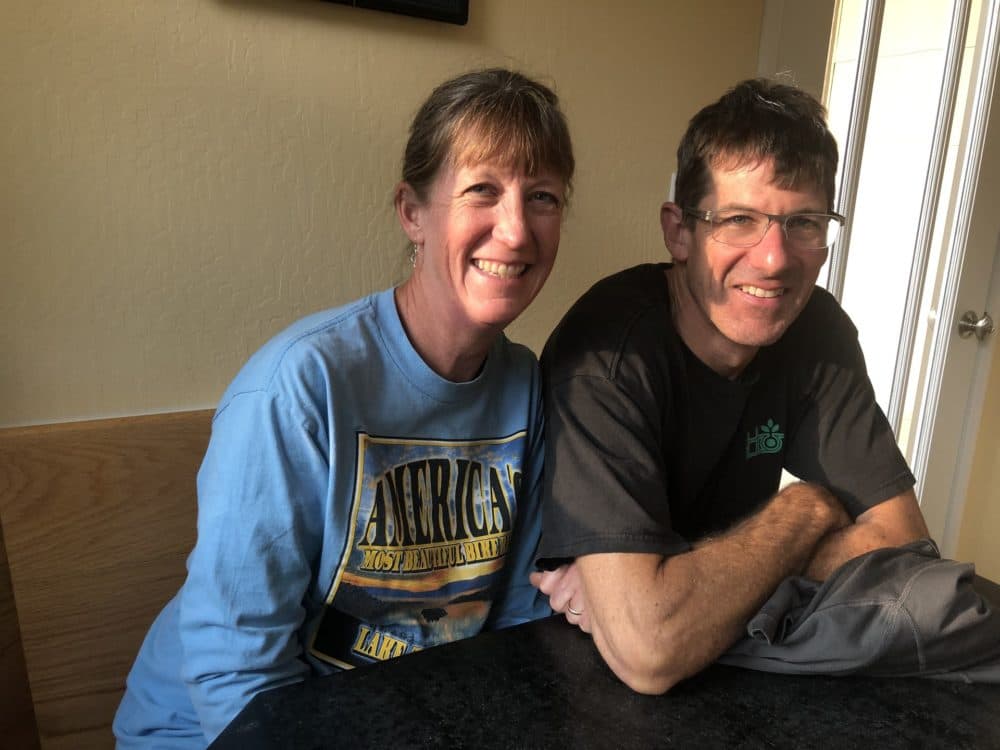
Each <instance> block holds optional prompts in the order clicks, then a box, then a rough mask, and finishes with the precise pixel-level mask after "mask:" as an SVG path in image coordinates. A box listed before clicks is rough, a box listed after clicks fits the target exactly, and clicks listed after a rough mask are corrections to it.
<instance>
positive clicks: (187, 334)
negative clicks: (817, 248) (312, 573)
mask: <svg viewBox="0 0 1000 750" xmlns="http://www.w3.org/2000/svg"><path fill="white" fill-rule="evenodd" d="M471 5H472V8H471V11H470V22H469V24H468V26H465V27H459V26H453V25H447V24H440V23H434V22H430V21H424V20H420V19H411V18H405V17H400V16H393V15H390V14H385V13H377V12H373V11H364V10H356V9H353V8H348V7H343V6H340V5H334V4H330V3H324V2H320V1H319V0H170V1H167V0H163V1H161V2H145V3H136V2H133V0H91V2H88V3H67V2H62V0H41V1H40V2H36V3H21V4H14V5H12V6H11V7H9V8H6V9H5V11H4V22H3V24H2V25H0V91H2V92H3V95H2V97H0V122H2V123H3V126H2V127H0V163H2V164H3V169H2V176H0V238H2V245H0V247H2V253H3V257H2V268H3V272H2V273H0V351H2V352H3V355H2V356H0V426H9V425H18V424H28V423H38V422H50V421H59V420H69V419H81V418H90V417H98V416H113V415H121V414H137V413H145V412H157V411H170V410H177V409H186V408H197V407H205V406H211V405H213V404H214V403H215V401H216V400H217V399H218V397H219V396H220V394H221V392H222V390H223V388H224V387H225V385H226V383H227V382H228V381H229V380H230V379H231V378H232V376H233V375H234V374H235V372H236V370H237V369H238V368H239V366H240V365H241V364H242V362H243V361H244V360H245V359H246V358H247V356H248V355H249V354H250V353H251V352H252V351H253V350H254V349H256V348H257V347H258V346H259V345H260V344H261V343H263V341H265V340H266V339H267V338H268V337H269V336H271V335H272V334H274V333H275V332H276V331H278V330H279V329H280V328H282V327H283V326H285V325H286V324H288V323H290V322H291V321H293V320H295V319H296V318H298V317H300V316H302V315H304V314H306V313H308V312H311V311H313V310H317V309H321V308H324V307H328V306H332V305H336V304H340V303H343V302H346V301H348V300H350V299H352V298H354V297H357V296H359V295H361V294H364V293H367V292H370V291H372V290H375V289H378V288H383V287H386V286H389V285H391V284H393V283H396V282H398V281H400V280H401V279H402V278H403V275H404V273H405V270H406V269H405V263H404V260H403V253H404V241H403V235H402V233H401V232H400V231H399V230H398V228H397V226H396V221H395V218H394V216H393V214H392V212H391V209H390V203H389V200H390V195H391V189H392V186H393V184H394V182H395V180H396V176H397V174H398V170H399V158H400V153H401V150H402V146H403V143H404V138H405V130H406V125H407V124H408V122H409V119H410V117H411V116H412V114H413V113H414V111H415V110H416V107H417V106H418V105H419V102H420V101H421V99H422V98H423V97H424V96H425V95H426V94H427V93H428V92H429V90H430V88H431V87H432V86H433V85H435V84H436V83H438V82H440V81H441V80H443V79H444V78H445V77H447V76H449V75H452V74H455V73H457V72H460V71H462V70H465V69H467V68H470V67H476V66H482V65H491V64H507V65H511V66H515V67H518V68H520V69H522V70H525V71H526V72H528V73H531V74H534V75H537V76H539V77H541V78H543V79H545V80H547V81H549V82H551V83H553V84H554V85H555V87H556V89H557V91H558V92H559V94H560V96H561V97H562V99H563V102H564V106H565V109H566V112H567V113H568V115H569V118H570V125H571V128H572V133H573V136H574V140H575V144H576V149H577V154H578V162H579V171H578V178H577V191H576V196H575V200H574V204H573V206H572V208H571V210H570V213H569V216H568V218H567V220H566V225H565V229H564V234H563V242H562V247H561V252H560V257H559V261H558V263H557V266H556V270H555V272H554V273H553V276H552V277H551V280H550V281H549V284H548V286H547V287H546V289H545V291H544V292H543V293H542V295H541V296H540V297H539V299H538V301H537V302H536V303H535V305H533V307H532V308H531V309H530V310H529V311H528V313H526V315H525V316H524V317H523V318H522V320H520V321H518V322H517V323H516V324H515V325H514V326H512V328H511V331H510V333H511V335H512V336H513V337H514V338H516V339H519V340H523V341H525V342H527V343H528V344H530V345H531V346H533V347H535V348H536V349H537V348H539V347H540V345H541V344H542V343H543V342H544V339H545V336H546V334H547V333H548V331H549V330H550V329H551V327H552V325H553V324H554V323H555V322H556V320H557V319H558V317H559V315H560V314H561V313H562V312H563V311H564V309H565V308H566V307H567V305H568V304H569V303H570V302H571V301H572V300H573V299H574V298H575V297H576V296H577V295H578V294H579V293H580V292H581V291H583V290H584V289H585V288H586V287H587V286H588V285H589V284H590V283H591V282H593V281H594V280H595V279H597V278H598V277H600V276H601V275H603V274H605V273H607V272H609V271H611V270H613V269H617V268H621V267H623V266H625V265H627V264H631V263H634V262H640V261H643V260H647V259H657V258H660V257H662V253H663V251H662V245H661V242H660V238H659V236H658V231H657V230H658V224H657V212H658V205H659V202H660V201H661V200H662V198H663V196H664V195H665V193H666V190H667V187H666V186H667V181H668V176H669V174H670V172H671V170H672V167H673V153H672V152H673V149H674V147H675V145H676V142H677V140H678V138H679V136H680V133H681V131H682V129H683V127H684V125H685V124H686V120H687V118H688V117H689V116H690V115H691V114H692V113H693V112H694V111H695V110H696V109H697V108H698V107H700V106H701V105H702V104H704V103H706V102H708V101H710V100H711V99H714V98H715V97H716V96H717V95H718V94H720V93H721V92H722V90H723V89H724V88H725V87H727V86H728V85H730V84H731V83H733V82H735V80H737V79H739V78H741V77H746V76H749V75H753V74H754V71H755V69H756V64H757V47H758V38H759V32H760V19H761V15H762V3H761V2H747V1H746V0H644V1H643V0H632V1H631V2H621V3H608V2H604V1H603V0H546V2H533V1H530V0H472V3H471Z"/></svg>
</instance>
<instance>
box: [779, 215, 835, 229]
mask: <svg viewBox="0 0 1000 750" xmlns="http://www.w3.org/2000/svg"><path fill="white" fill-rule="evenodd" d="M825 218H826V217H823V216H813V215H812V214H798V215H796V216H789V217H788V219H787V220H786V226H787V227H788V228H789V229H793V230H798V231H807V232H815V231H819V230H820V229H823V228H824V219H825Z"/></svg>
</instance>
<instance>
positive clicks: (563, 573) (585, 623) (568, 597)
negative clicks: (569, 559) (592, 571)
mask: <svg viewBox="0 0 1000 750" xmlns="http://www.w3.org/2000/svg"><path fill="white" fill-rule="evenodd" d="M530 578H531V584H532V585H533V586H534V587H535V588H537V589H538V590H539V591H541V592H542V593H543V594H545V595H546V596H548V597H549V606H550V607H552V609H553V610H555V611H556V612H561V613H563V614H564V615H566V621H567V622H569V623H571V624H573V625H577V626H579V628H580V630H582V631H583V632H584V633H589V632H590V613H589V611H588V610H589V608H588V607H587V597H586V596H585V595H584V592H583V584H582V582H581V580H580V569H579V568H578V567H577V565H576V563H570V564H568V565H560V566H559V567H558V568H556V569H555V570H545V571H541V572H536V573H532V574H531V576H530Z"/></svg>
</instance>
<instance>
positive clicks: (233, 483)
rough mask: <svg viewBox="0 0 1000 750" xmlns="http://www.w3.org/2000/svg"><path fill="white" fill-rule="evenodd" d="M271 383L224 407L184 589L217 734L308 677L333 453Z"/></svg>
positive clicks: (197, 699) (184, 636) (200, 695)
mask: <svg viewBox="0 0 1000 750" xmlns="http://www.w3.org/2000/svg"><path fill="white" fill-rule="evenodd" d="M288 401H289V400H287V399H282V398H280V396H276V395H274V394H272V393H269V392H266V391H263V390H262V391H250V392H244V393H239V394H237V395H235V396H233V397H232V398H231V399H230V400H229V402H228V403H227V404H226V405H225V406H224V407H222V408H221V409H220V410H219V412H218V413H217V415H216V418H215V421H214V423H213V427H212V437H211V440H210V443H209V447H208V451H207V453H206V456H205V460H204V462H203V464H202V467H201V470H200V471H199V474H198V541H197V544H196V545H195V548H194V551H193V552H192V553H191V555H190V557H189V558H188V577H187V580H186V581H185V584H184V586H183V587H182V589H181V594H180V615H179V622H180V638H181V644H182V650H183V663H182V665H181V674H182V677H183V679H184V681H185V683H186V684H187V686H188V690H189V693H190V696H191V700H192V703H193V704H194V707H195V710H196V711H197V713H198V716H199V719H200V721H201V724H202V728H203V729H204V732H205V736H206V737H207V738H208V740H209V741H212V740H213V739H214V738H215V737H216V736H217V735H218V734H219V733H220V732H221V731H222V730H223V729H224V728H225V727H226V725H227V724H228V723H229V722H230V721H231V720H232V719H233V718H234V717H235V715H236V714H237V713H239V711H240V710H241V709H242V708H243V706H244V705H246V703H247V702H248V701H249V700H250V698H252V697H253V696H254V695H255V694H256V693H258V692H260V691H262V690H266V689H269V688H274V687H278V686H280V685H284V684H287V683H291V682H295V681H298V680H300V679H302V678H303V676H304V675H305V673H306V672H307V671H308V666H307V665H306V663H305V661H304V660H303V658H302V645H301V643H300V640H299V638H298V630H299V628H300V627H301V625H302V623H303V621H304V619H305V610H304V608H303V604H302V602H303V597H304V594H305V592H306V589H307V587H308V585H309V583H310V579H311V576H312V570H311V561H312V560H314V559H315V558H316V556H318V554H319V549H320V544H321V539H320V538H319V535H318V534H319V532H318V531H317V530H318V529H321V528H322V522H321V517H322V497H323V496H324V493H325V491H326V482H327V478H328V477H329V465H328V464H329V461H328V458H327V456H328V455H329V454H328V453H327V452H326V451H325V450H324V449H323V446H322V444H321V441H320V440H319V439H318V438H317V433H318V429H317V422H316V420H315V418H313V417H312V416H310V415H307V414H304V413H303V411H302V409H301V408H300V407H298V406H296V405H295V404H293V403H289V402H288Z"/></svg>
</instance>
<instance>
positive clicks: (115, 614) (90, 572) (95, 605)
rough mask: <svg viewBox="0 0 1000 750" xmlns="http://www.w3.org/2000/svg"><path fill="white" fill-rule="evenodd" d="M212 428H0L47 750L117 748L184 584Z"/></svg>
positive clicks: (197, 415) (37, 710)
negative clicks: (143, 670)
mask: <svg viewBox="0 0 1000 750" xmlns="http://www.w3.org/2000/svg"><path fill="white" fill-rule="evenodd" d="M211 417H212V412H211V411H195V412H181V413H175V414H159V415H152V416H142V417H127V418H123V419H112V420H100V421H92V422H78V423H70V424H58V425H43V426H38V427H26V428H14V429H6V430H0V528H2V529H3V539H4V543H5V544H4V546H5V548H6V554H7V560H8V563H9V574H10V583H9V586H10V587H11V589H12V592H13V601H14V605H15V607H16V614H17V621H18V624H19V630H20V640H21V646H22V648H23V655H24V661H23V663H24V667H25V669H26V672H27V680H28V683H29V684H30V695H31V701H32V704H33V708H34V716H35V721H36V723H37V731H38V737H39V739H40V742H41V746H42V748H45V749H46V750H47V749H48V748H74V749H77V748H89V747H94V748H104V747H112V746H113V739H112V736H111V728H110V727H111V720H112V718H113V716H114V712H115V709H116V708H117V706H118V702H119V700H120V699H121V695H122V692H123V690H124V685H125V676H126V675H127V673H128V670H129V668H130V667H131V664H132V661H133V659H134V658H135V655H136V652H137V651H138V648H139V645H140V643H141V642H142V639H143V637H144V635H145V633H146V630H147V629H148V627H149V625H150V623H151V622H152V620H153V618H154V617H155V616H156V614H157V612H159V610H160V608H161V607H162V606H163V605H164V604H165V603H166V602H167V600H168V599H169V598H170V597H171V596H173V594H174V593H175V592H176V591H177V588H178V586H179V585H180V584H181V582H182V581H183V579H184V573H185V571H184V560H185V558H186V556H187V553H188V552H189V551H190V549H191V547H192V545H193V544H194V539H195V521H196V508H197V502H196V493H195V476H196V474H197V470H198V466H199V465H200V463H201V459H202V457H203V455H204V453H205V448H206V446H207V444H208V436H209V432H210V425H211ZM0 550H2V548H0ZM0 572H2V566H0ZM4 583H5V582H4V581H3V580H2V579H0V587H2V586H4ZM3 599H4V597H3V592H2V591H0V604H2V602H3ZM15 661H16V660H15ZM11 663H12V664H13V665H14V666H10V667H9V666H7V665H5V669H7V670H8V671H11V670H16V664H15V663H14V661H12V662H11ZM5 678H9V675H0V679H5ZM14 700H15V702H16V696H15V698H14ZM3 744H5V743H4V741H3V740H2V739H0V745H3Z"/></svg>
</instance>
